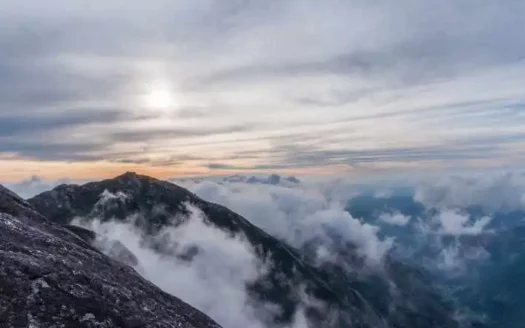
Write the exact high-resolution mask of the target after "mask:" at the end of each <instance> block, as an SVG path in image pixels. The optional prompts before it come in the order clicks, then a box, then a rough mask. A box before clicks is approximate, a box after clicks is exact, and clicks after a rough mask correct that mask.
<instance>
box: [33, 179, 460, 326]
mask: <svg viewBox="0 0 525 328" xmlns="http://www.w3.org/2000/svg"><path fill="white" fill-rule="evenodd" d="M108 197H109V198H111V199H112V201H111V202H109V203H108V202H105V201H102V200H104V199H108ZM28 202H29V203H30V204H31V205H32V206H34V207H35V208H36V209H37V210H38V211H39V212H41V213H43V214H45V215H46V216H47V217H49V218H50V219H51V220H53V221H55V222H59V223H62V224H67V223H70V222H71V220H72V219H73V218H75V217H77V216H81V217H84V218H88V219H89V218H103V219H105V220H110V219H120V220H123V219H126V218H127V217H129V216H130V215H134V214H137V213H139V214H140V216H141V217H143V218H145V220H142V221H137V222H136V224H137V225H139V226H141V227H142V228H143V229H144V231H145V232H147V233H154V232H155V231H156V230H158V229H160V228H161V227H163V226H164V225H166V224H168V223H170V222H171V224H173V222H172V221H170V220H171V219H172V218H173V217H179V218H181V217H183V216H181V215H180V214H186V213H185V212H186V211H187V210H186V208H185V206H184V204H185V203H186V202H190V203H191V204H193V205H195V206H197V207H198V208H200V209H201V210H202V211H203V213H204V214H205V215H206V216H207V219H208V221H209V222H208V223H210V224H212V225H214V226H216V227H218V228H220V229H222V230H224V231H226V232H228V233H229V234H232V235H234V234H240V235H243V236H244V237H245V238H246V239H247V240H248V241H249V242H250V244H251V245H252V246H253V249H254V250H255V251H256V252H257V255H258V256H259V257H260V258H261V259H265V260H266V261H270V262H271V263H272V266H271V270H269V272H268V273H267V274H266V275H265V276H264V277H261V278H260V279H258V280H257V281H256V282H255V283H253V284H250V285H248V286H246V288H247V290H248V291H249V293H250V295H251V296H252V297H253V298H254V299H256V300H262V301H265V302H270V303H274V304H277V305H279V306H280V308H281V311H282V312H281V315H279V316H276V317H275V318H273V321H275V322H279V323H287V322H290V320H291V319H292V318H293V316H294V313H295V312H296V310H297V309H298V307H299V306H301V305H302V306H303V307H306V312H307V316H308V318H309V319H310V320H311V322H312V323H313V326H319V327H345V328H346V327H399V328H401V327H425V328H426V327H457V326H458V323H457V322H456V321H455V319H454V316H453V313H452V311H451V309H450V308H449V307H448V305H447V304H446V302H444V301H443V299H442V298H441V297H440V295H439V293H437V291H436V290H435V289H434V288H433V287H432V286H431V285H430V283H429V282H428V281H427V280H426V279H425V278H424V276H423V275H422V274H421V273H420V272H418V271H417V270H415V269H413V268H411V267H409V266H406V265H404V264H402V263H399V262H396V261H394V260H392V259H389V258H388V259H387V260H386V263H385V270H384V271H382V272H378V273H368V274H366V275H360V274H355V272H353V273H349V271H348V270H346V268H348V267H354V268H355V270H360V269H361V264H360V262H361V261H360V260H359V258H358V257H357V256H355V254H354V253H353V248H352V245H349V244H341V245H340V246H339V247H340V249H339V250H338V251H339V253H340V261H341V265H337V264H331V265H323V266H316V265H313V264H311V263H312V262H311V261H309V259H308V256H306V255H305V253H304V252H301V251H298V250H296V249H293V248H291V247H289V246H288V245H286V244H285V243H283V242H281V241H279V240H277V239H276V238H273V237H272V236H270V235H268V234H267V233H265V232H264V231H262V230H261V229H259V228H257V227H256V226H254V225H252V224H251V223H250V222H249V221H248V220H246V219H245V218H243V217H241V216H240V215H238V214H236V213H234V212H232V211H230V210H228V209H227V208H225V207H222V206H220V205H217V204H213V203H209V202H206V201H204V200H202V199H200V198H198V197H197V196H195V195H194V194H192V193H190V192H189V191H187V190H185V189H184V188H181V187H179V186H176V185H174V184H172V183H169V182H165V181H159V180H156V179H153V178H149V177H146V176H140V175H136V174H134V173H126V174H124V175H122V176H119V177H117V178H115V179H110V180H104V181H101V182H95V183H89V184H86V185H83V186H78V185H62V186H58V187H57V188H55V189H53V190H52V191H49V192H45V193H43V194H40V195H38V196H36V197H34V198H32V199H30V200H29V201H28ZM158 251H159V252H162V245H159V249H158ZM190 260H191V259H190ZM303 287H305V288H306V292H307V293H308V294H309V295H312V296H313V297H315V298H316V299H318V300H320V301H322V302H323V303H324V304H327V306H328V307H327V308H324V309H323V310H319V309H318V308H316V307H315V306H311V305H308V304H301V300H300V298H299V297H298V292H297V291H298V290H299V289H300V288H303ZM328 320H330V321H328Z"/></svg>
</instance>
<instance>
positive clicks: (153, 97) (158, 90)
mask: <svg viewBox="0 0 525 328" xmlns="http://www.w3.org/2000/svg"><path fill="white" fill-rule="evenodd" d="M144 100H145V101H144V102H145V105H146V107H147V108H149V109H152V110H159V111H169V110H172V109H174V108H175V107H176V105H177V102H176V99H175V96H174V95H173V93H172V92H171V90H169V89H168V88H166V87H154V88H152V89H151V90H150V91H149V92H148V93H147V94H146V95H145V99H144Z"/></svg>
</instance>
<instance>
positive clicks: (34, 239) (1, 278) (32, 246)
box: [0, 186, 219, 328]
mask: <svg viewBox="0 0 525 328" xmlns="http://www.w3.org/2000/svg"><path fill="white" fill-rule="evenodd" d="M0 326H1V327H79V328H82V327H85V328H91V327H108V328H113V327H115V328H116V327H136V328H138V327H159V328H160V327H162V328H163V327H174V328H175V327H187V328H212V327H219V325H217V324H216V323H215V322H213V321H212V320H211V319H210V318H208V317H207V316H206V315H204V314H203V313H201V312H199V311H197V310H196V309H194V308H192V307H191V306H189V305H187V304H186V303H184V302H182V301H181V300H179V299H178V298H176V297H174V296H171V295H169V294H167V293H165V292H163V291H161V290H160V289H159V288H157V287H156V286H154V285H153V284H152V283H150V282H148V281H146V280H145V279H144V278H142V277H141V276H140V275H138V274H137V273H136V272H135V271H134V270H133V269H132V268H131V267H129V266H127V265H123V264H121V263H119V262H117V261H114V260H112V259H110V258H108V257H107V256H105V255H104V254H102V253H100V252H99V251H98V250H96V249H95V248H93V247H92V246H91V245H89V244H88V243H87V242H85V241H84V240H83V239H82V238H79V237H78V236H77V235H75V234H74V233H72V232H71V231H70V230H68V229H66V228H65V227H62V226H61V225H59V224H57V223H55V222H52V221H49V220H47V219H46V218H45V217H44V216H42V215H41V214H40V213H38V212H37V211H36V210H35V209H34V208H33V207H32V206H31V205H30V204H29V203H27V202H26V201H24V200H23V199H21V198H20V197H18V196H17V195H15V194H14V193H12V192H11V191H9V190H7V189H5V188H4V187H2V186H0Z"/></svg>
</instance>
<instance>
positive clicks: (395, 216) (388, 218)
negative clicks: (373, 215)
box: [379, 212, 411, 226]
mask: <svg viewBox="0 0 525 328" xmlns="http://www.w3.org/2000/svg"><path fill="white" fill-rule="evenodd" d="M379 219H380V220H382V221H383V222H386V223H388V224H393V225H398V226H404V225H406V224H407V223H408V222H409V221H410V219H411V217H410V216H407V215H403V214H401V213H399V212H395V213H381V215H380V216H379Z"/></svg>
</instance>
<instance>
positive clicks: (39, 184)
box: [4, 175, 73, 199]
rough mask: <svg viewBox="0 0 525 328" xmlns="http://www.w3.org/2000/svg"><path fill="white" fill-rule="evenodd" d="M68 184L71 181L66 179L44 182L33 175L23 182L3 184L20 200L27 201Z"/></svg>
mask: <svg viewBox="0 0 525 328" xmlns="http://www.w3.org/2000/svg"><path fill="white" fill-rule="evenodd" d="M70 183H73V181H72V180H70V179H67V178H64V179H60V180H57V181H45V180H43V179H42V178H41V177H39V176H37V175H34V176H32V177H31V178H29V179H26V180H23V181H20V182H17V183H5V184H4V185H5V186H6V187H7V188H9V189H10V190H13V191H14V192H15V193H16V194H18V195H20V196H21V197H22V198H25V199H27V198H30V197H33V196H35V195H37V194H40V193H42V192H44V191H48V190H51V189H53V188H54V187H56V186H58V185H61V184H70Z"/></svg>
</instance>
